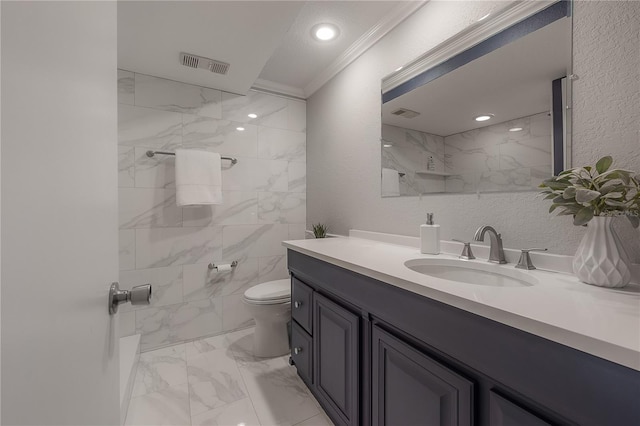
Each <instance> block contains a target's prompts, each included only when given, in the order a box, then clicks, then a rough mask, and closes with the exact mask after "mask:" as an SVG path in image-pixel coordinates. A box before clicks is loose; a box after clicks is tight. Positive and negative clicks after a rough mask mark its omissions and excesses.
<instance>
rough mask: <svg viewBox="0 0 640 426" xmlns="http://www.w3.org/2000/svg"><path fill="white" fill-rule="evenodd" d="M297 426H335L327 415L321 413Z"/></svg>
mask: <svg viewBox="0 0 640 426" xmlns="http://www.w3.org/2000/svg"><path fill="white" fill-rule="evenodd" d="M295 426H333V422H332V421H331V420H330V419H329V417H327V415H326V414H324V413H320V414H317V415H315V416H313V417H311V418H310V419H307V420H305V421H302V422H300V423H297V424H296V425H295Z"/></svg>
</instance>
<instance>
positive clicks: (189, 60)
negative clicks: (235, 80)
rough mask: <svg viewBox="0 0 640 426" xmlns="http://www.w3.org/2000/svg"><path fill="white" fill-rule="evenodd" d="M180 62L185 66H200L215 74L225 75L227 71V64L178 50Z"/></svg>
mask: <svg viewBox="0 0 640 426" xmlns="http://www.w3.org/2000/svg"><path fill="white" fill-rule="evenodd" d="M180 63H181V64H182V65H184V66H185V67H190V68H202V69H205V70H209V71H211V72H214V73H216V74H222V75H225V74H226V73H227V71H229V64H227V63H226V62H221V61H216V60H215V59H209V58H203V57H202V56H198V55H192V54H190V53H184V52H180Z"/></svg>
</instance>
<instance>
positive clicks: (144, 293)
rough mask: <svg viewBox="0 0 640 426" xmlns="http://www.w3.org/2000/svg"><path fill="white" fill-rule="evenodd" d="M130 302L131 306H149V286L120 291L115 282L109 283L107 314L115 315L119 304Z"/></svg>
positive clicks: (144, 285)
mask: <svg viewBox="0 0 640 426" xmlns="http://www.w3.org/2000/svg"><path fill="white" fill-rule="evenodd" d="M127 302H131V304H132V305H149V304H150V303H151V284H143V285H138V286H135V287H133V288H132V289H131V290H120V286H119V285H118V283H117V282H115V283H111V287H110V288H109V314H110V315H115V313H116V312H118V306H119V305H120V304H121V303H127Z"/></svg>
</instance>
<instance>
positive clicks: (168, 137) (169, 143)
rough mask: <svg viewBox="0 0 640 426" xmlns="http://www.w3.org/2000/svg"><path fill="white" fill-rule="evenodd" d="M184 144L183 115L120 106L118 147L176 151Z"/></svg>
mask: <svg viewBox="0 0 640 426" xmlns="http://www.w3.org/2000/svg"><path fill="white" fill-rule="evenodd" d="M181 143H182V114H180V113H177V112H169V111H160V110H157V109H151V108H141V107H137V106H130V105H122V104H121V105H118V145H125V146H143V147H147V148H154V149H165V150H167V149H174V148H175V147H176V146H179V145H180V144H181Z"/></svg>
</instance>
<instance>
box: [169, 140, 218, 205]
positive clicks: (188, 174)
mask: <svg viewBox="0 0 640 426" xmlns="http://www.w3.org/2000/svg"><path fill="white" fill-rule="evenodd" d="M176 204H178V206H201V205H206V204H222V168H221V162H220V154H218V153H216V152H209V151H197V150H194V149H176Z"/></svg>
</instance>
